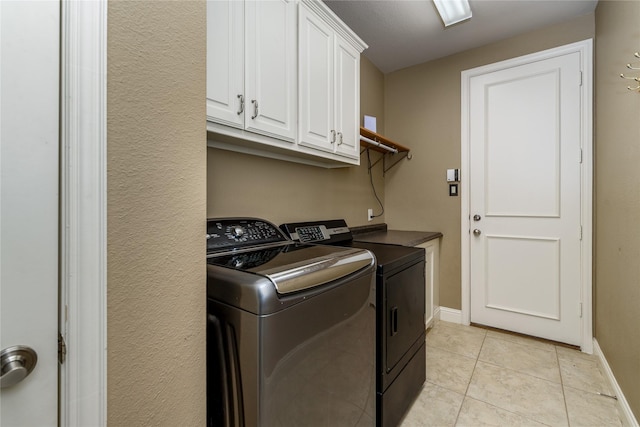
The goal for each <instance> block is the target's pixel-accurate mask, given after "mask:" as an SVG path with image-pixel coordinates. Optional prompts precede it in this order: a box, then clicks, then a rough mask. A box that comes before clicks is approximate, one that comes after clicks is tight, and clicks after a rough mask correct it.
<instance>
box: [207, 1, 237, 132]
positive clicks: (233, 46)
mask: <svg viewBox="0 0 640 427" xmlns="http://www.w3.org/2000/svg"><path fill="white" fill-rule="evenodd" d="M243 98H244V3H243V2H241V1H233V0H231V1H219V0H216V1H208V2H207V120H211V121H214V122H218V123H222V124H224V125H227V126H232V127H236V128H242V127H244V114H243V112H242V110H243Z"/></svg>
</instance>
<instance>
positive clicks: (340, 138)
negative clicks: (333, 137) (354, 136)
mask: <svg viewBox="0 0 640 427" xmlns="http://www.w3.org/2000/svg"><path fill="white" fill-rule="evenodd" d="M338 139H339V140H340V142H338V145H342V142H343V141H342V132H338Z"/></svg>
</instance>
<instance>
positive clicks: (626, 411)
mask: <svg viewBox="0 0 640 427" xmlns="http://www.w3.org/2000/svg"><path fill="white" fill-rule="evenodd" d="M593 354H595V355H596V356H598V359H600V363H602V368H603V369H604V371H605V374H606V376H607V378H608V379H609V383H610V384H611V387H612V389H613V394H614V395H615V396H616V397H617V398H618V405H619V408H620V411H621V412H622V416H624V417H625V420H624V421H626V423H623V424H624V425H629V426H631V427H639V426H638V420H636V417H635V416H634V415H633V412H632V411H631V407H630V406H629V402H627V399H626V398H625V397H624V393H623V392H622V390H621V389H620V386H619V385H618V381H616V377H614V376H613V371H612V370H611V367H610V366H609V362H607V359H606V358H605V357H604V353H603V352H602V349H601V348H600V345H599V344H598V340H596V339H595V338H594V339H593Z"/></svg>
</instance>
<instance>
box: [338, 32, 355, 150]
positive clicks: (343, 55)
mask: <svg viewBox="0 0 640 427" xmlns="http://www.w3.org/2000/svg"><path fill="white" fill-rule="evenodd" d="M334 69H335V83H334V84H335V129H336V130H337V132H338V140H337V142H336V152H337V153H339V154H342V155H345V156H349V157H354V158H358V157H359V156H360V126H359V123H360V83H359V82H360V53H358V51H357V50H356V49H354V48H353V47H352V46H351V45H350V44H348V43H347V42H345V41H344V40H342V39H341V38H340V37H338V36H336V37H335V68H334Z"/></svg>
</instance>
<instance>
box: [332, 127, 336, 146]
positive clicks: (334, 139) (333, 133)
mask: <svg viewBox="0 0 640 427" xmlns="http://www.w3.org/2000/svg"><path fill="white" fill-rule="evenodd" d="M335 142H336V131H335V130H333V129H331V143H332V144H334V143H335Z"/></svg>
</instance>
